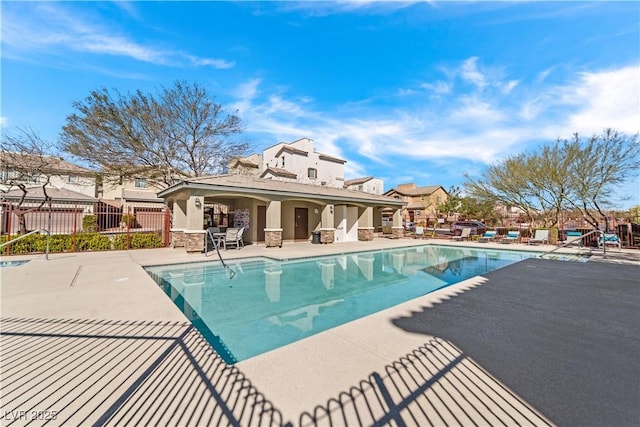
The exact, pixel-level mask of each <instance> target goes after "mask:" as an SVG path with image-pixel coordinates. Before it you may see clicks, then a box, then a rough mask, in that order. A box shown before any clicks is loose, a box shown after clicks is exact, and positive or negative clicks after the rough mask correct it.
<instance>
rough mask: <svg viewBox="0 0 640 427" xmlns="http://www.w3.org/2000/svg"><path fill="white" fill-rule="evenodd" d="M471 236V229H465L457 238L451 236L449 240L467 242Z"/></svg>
mask: <svg viewBox="0 0 640 427" xmlns="http://www.w3.org/2000/svg"><path fill="white" fill-rule="evenodd" d="M470 235H471V228H468V227H465V228H463V229H462V231H461V232H460V235H459V236H451V240H465V239H467V240H469V236H470Z"/></svg>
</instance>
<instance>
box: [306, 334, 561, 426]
mask: <svg viewBox="0 0 640 427" xmlns="http://www.w3.org/2000/svg"><path fill="white" fill-rule="evenodd" d="M299 425H300V426H302V427H308V426H328V425H331V426H351V425H358V426H363V425H367V426H385V425H397V426H407V425H413V426H426V425H531V426H540V425H551V422H550V421H549V420H547V419H546V418H544V417H543V416H542V415H541V414H539V413H538V412H537V411H536V410H535V409H533V408H531V407H530V406H529V405H528V404H527V403H526V402H524V401H523V400H522V399H520V398H519V397H518V396H516V395H515V394H514V393H512V392H511V391H510V390H509V389H508V388H507V387H505V386H504V385H503V384H501V383H500V382H499V381H498V380H496V379H495V378H494V377H492V376H491V375H490V374H488V373H487V372H486V371H485V370H484V369H482V367H480V366H479V365H478V364H477V363H475V362H474V361H473V360H472V359H470V358H469V357H466V356H465V355H464V354H463V353H462V352H461V351H460V350H459V349H458V348H456V347H455V346H454V345H453V344H451V343H450V342H448V341H446V340H444V339H441V338H433V339H432V340H430V341H429V342H427V343H426V344H425V345H424V346H422V347H420V348H418V349H416V350H414V351H412V352H411V353H409V354H407V355H405V356H404V357H402V358H400V359H399V360H397V361H396V362H394V363H392V364H390V365H388V366H386V367H385V370H384V373H379V372H374V373H372V374H371V375H370V376H369V377H368V378H367V379H366V380H363V381H361V382H360V384H359V385H358V386H354V387H352V388H351V389H349V390H348V391H345V392H342V393H340V395H339V396H338V397H337V398H333V399H330V400H329V401H328V402H327V403H326V404H325V405H319V406H316V407H315V408H314V409H313V410H312V411H311V412H305V413H303V414H301V416H300V419H299Z"/></svg>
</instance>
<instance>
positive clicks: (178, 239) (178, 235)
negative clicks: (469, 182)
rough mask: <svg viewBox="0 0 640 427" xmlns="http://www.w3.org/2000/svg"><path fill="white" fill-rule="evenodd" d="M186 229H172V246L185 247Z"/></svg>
mask: <svg viewBox="0 0 640 427" xmlns="http://www.w3.org/2000/svg"><path fill="white" fill-rule="evenodd" d="M184 243H185V237H184V230H171V246H172V247H174V248H184Z"/></svg>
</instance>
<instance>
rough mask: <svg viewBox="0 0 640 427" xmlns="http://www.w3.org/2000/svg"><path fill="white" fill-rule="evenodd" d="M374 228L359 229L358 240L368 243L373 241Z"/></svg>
mask: <svg viewBox="0 0 640 427" xmlns="http://www.w3.org/2000/svg"><path fill="white" fill-rule="evenodd" d="M373 230H374V229H373V227H362V228H358V240H360V241H362V242H368V241H370V240H373Z"/></svg>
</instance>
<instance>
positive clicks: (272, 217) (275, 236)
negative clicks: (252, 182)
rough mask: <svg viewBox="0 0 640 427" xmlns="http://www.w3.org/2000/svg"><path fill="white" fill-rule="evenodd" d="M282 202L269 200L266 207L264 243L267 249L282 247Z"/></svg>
mask: <svg viewBox="0 0 640 427" xmlns="http://www.w3.org/2000/svg"><path fill="white" fill-rule="evenodd" d="M281 221H282V202H281V201H280V200H271V201H270V202H269V204H268V205H267V221H266V225H267V226H266V227H265V229H264V242H265V245H266V246H267V247H268V248H275V247H278V248H281V247H282V222H281Z"/></svg>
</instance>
